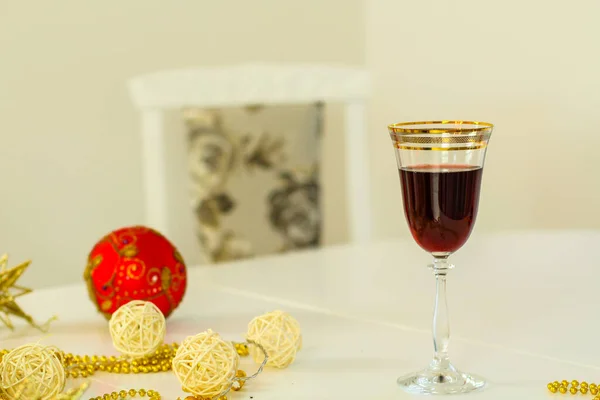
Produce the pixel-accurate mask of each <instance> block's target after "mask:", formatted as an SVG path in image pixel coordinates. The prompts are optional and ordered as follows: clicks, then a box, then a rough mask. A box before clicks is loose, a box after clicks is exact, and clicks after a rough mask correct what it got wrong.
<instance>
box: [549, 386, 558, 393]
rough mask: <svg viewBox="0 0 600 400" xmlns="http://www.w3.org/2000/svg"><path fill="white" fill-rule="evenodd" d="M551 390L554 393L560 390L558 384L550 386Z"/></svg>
mask: <svg viewBox="0 0 600 400" xmlns="http://www.w3.org/2000/svg"><path fill="white" fill-rule="evenodd" d="M550 391H551V392H552V393H556V392H557V391H558V388H557V387H556V386H552V387H551V388H550Z"/></svg>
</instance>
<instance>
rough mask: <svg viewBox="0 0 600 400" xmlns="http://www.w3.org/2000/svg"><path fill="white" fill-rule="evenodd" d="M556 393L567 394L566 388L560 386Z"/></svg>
mask: <svg viewBox="0 0 600 400" xmlns="http://www.w3.org/2000/svg"><path fill="white" fill-rule="evenodd" d="M558 391H559V392H561V393H562V394H565V393H567V387H566V386H561V387H559V388H558Z"/></svg>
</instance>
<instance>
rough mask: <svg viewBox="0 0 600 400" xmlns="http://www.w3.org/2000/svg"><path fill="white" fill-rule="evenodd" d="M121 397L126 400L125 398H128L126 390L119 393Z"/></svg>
mask: <svg viewBox="0 0 600 400" xmlns="http://www.w3.org/2000/svg"><path fill="white" fill-rule="evenodd" d="M119 396H120V397H121V398H122V399H124V398H125V397H127V391H126V390H121V391H120V392H119Z"/></svg>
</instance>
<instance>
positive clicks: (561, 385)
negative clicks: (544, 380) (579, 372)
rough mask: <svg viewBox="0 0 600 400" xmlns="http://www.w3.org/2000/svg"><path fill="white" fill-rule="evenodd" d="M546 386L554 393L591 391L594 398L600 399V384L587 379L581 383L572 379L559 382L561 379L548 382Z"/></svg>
mask: <svg viewBox="0 0 600 400" xmlns="http://www.w3.org/2000/svg"><path fill="white" fill-rule="evenodd" d="M569 386H570V387H569ZM546 387H547V388H548V390H549V391H550V392H552V393H556V392H558V393H562V394H566V393H567V392H568V393H571V394H573V395H574V394H577V393H581V394H587V393H589V394H591V395H592V396H594V399H593V400H600V386H599V385H596V384H595V383H590V384H588V383H587V382H586V381H582V382H581V383H579V381H577V380H572V381H571V382H569V381H566V380H563V381H561V382H559V381H554V382H550V383H548V385H546Z"/></svg>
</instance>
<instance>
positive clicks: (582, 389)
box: [579, 385, 588, 394]
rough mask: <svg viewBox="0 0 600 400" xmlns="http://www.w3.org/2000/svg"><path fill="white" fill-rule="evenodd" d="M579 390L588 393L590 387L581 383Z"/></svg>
mask: <svg viewBox="0 0 600 400" xmlns="http://www.w3.org/2000/svg"><path fill="white" fill-rule="evenodd" d="M579 391H580V392H581V394H586V393H587V392H588V388H587V386H583V385H581V387H580V388H579Z"/></svg>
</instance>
